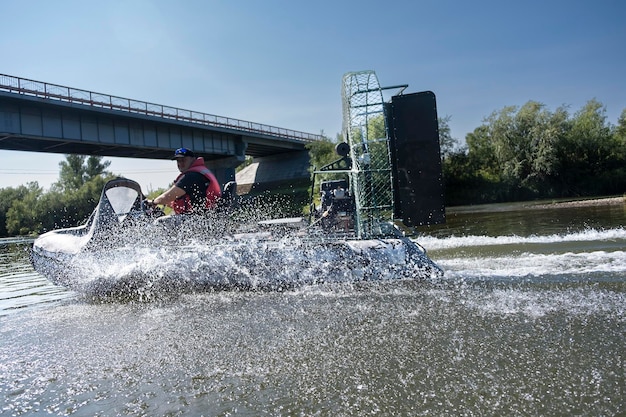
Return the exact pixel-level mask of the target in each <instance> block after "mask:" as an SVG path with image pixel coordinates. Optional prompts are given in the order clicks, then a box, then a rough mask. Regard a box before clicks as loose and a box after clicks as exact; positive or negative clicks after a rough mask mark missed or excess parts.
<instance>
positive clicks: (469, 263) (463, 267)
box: [437, 251, 626, 278]
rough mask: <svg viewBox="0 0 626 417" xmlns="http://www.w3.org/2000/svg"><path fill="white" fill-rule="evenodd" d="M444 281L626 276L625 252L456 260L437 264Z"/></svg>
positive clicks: (452, 259)
mask: <svg viewBox="0 0 626 417" xmlns="http://www.w3.org/2000/svg"><path fill="white" fill-rule="evenodd" d="M437 262H438V263H439V264H440V265H441V266H442V267H443V269H444V271H445V275H446V277H448V278H458V277H462V278H485V277H494V276H495V277H508V278H520V277H527V276H531V277H533V276H534V277H537V276H542V275H580V274H592V273H604V274H607V273H608V274H614V273H626V252H624V251H612V252H607V251H593V252H583V253H573V252H568V253H562V254H533V253H527V252H524V253H520V254H518V255H510V254H509V255H505V256H491V257H484V256H483V257H456V258H450V259H444V260H437Z"/></svg>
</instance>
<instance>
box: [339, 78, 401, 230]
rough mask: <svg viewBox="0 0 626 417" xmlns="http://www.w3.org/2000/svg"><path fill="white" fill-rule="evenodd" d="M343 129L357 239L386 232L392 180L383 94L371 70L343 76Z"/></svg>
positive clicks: (391, 195) (389, 227)
mask: <svg viewBox="0 0 626 417" xmlns="http://www.w3.org/2000/svg"><path fill="white" fill-rule="evenodd" d="M342 104H343V132H344V137H345V138H346V139H347V142H348V144H349V145H350V157H351V158H352V161H353V162H352V170H351V171H350V182H351V185H352V190H353V192H354V200H355V206H356V212H355V217H356V224H355V228H356V233H357V236H358V237H359V238H363V239H368V238H372V237H378V236H385V235H389V234H390V232H391V228H392V222H393V191H392V190H393V182H392V173H391V157H390V152H389V140H388V135H387V129H386V127H385V114H384V103H383V94H382V90H381V88H380V85H379V83H378V78H377V77H376V74H375V73H374V71H359V72H349V73H347V74H345V75H344V76H343V90H342Z"/></svg>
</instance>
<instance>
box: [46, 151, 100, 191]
mask: <svg viewBox="0 0 626 417" xmlns="http://www.w3.org/2000/svg"><path fill="white" fill-rule="evenodd" d="M109 165H111V162H110V161H104V162H102V157H101V156H89V157H87V156H85V155H65V161H61V162H59V167H60V168H61V171H60V173H59V181H57V182H56V183H55V184H53V187H54V189H58V190H61V191H69V190H77V189H79V188H80V187H81V186H82V185H83V184H85V183H86V182H87V181H90V180H92V179H94V178H95V177H97V176H100V175H106V174H108V172H107V171H106V169H107V168H108V167H109Z"/></svg>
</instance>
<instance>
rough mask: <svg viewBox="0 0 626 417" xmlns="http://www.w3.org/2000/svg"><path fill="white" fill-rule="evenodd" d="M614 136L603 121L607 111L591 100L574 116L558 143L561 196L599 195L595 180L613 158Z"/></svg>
mask: <svg viewBox="0 0 626 417" xmlns="http://www.w3.org/2000/svg"><path fill="white" fill-rule="evenodd" d="M614 148H615V142H614V136H613V132H612V129H611V126H610V125H609V124H608V123H607V120H606V109H605V108H604V106H603V105H602V104H601V103H600V102H598V101H596V100H590V101H588V102H587V104H585V106H584V107H583V108H582V109H581V110H579V111H578V112H576V114H575V115H574V117H573V119H572V120H571V122H570V126H569V129H568V131H567V134H566V135H565V136H564V138H563V140H562V141H561V142H560V146H559V159H560V166H561V180H562V184H563V192H564V193H565V194H567V195H589V194H597V193H602V192H603V191H602V189H603V185H602V184H600V183H599V182H598V176H604V174H605V170H606V168H607V166H608V165H610V163H611V159H612V158H613V157H614V156H615V154H614V152H613V150H614Z"/></svg>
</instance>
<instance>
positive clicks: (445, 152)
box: [438, 115, 459, 161]
mask: <svg viewBox="0 0 626 417" xmlns="http://www.w3.org/2000/svg"><path fill="white" fill-rule="evenodd" d="M451 118H452V117H451V116H449V115H448V116H445V117H443V118H442V117H440V118H439V119H438V122H439V148H440V150H441V160H443V161H445V160H446V159H447V158H448V157H449V156H451V155H452V154H453V153H454V152H455V150H456V148H457V147H458V144H459V142H458V140H456V139H455V138H453V137H452V131H451V130H450V119H451Z"/></svg>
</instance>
